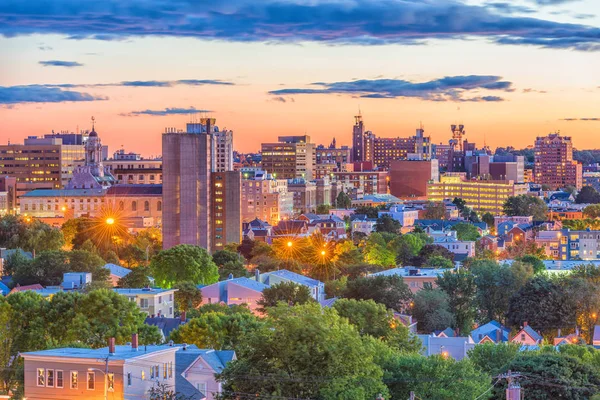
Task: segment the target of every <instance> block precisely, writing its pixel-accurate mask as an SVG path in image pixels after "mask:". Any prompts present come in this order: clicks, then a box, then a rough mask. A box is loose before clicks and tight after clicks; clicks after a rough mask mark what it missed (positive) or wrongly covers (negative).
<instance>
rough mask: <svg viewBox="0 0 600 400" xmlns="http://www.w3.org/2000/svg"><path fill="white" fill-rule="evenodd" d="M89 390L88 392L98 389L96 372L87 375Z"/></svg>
mask: <svg viewBox="0 0 600 400" xmlns="http://www.w3.org/2000/svg"><path fill="white" fill-rule="evenodd" d="M87 388H88V390H94V389H96V374H95V373H94V372H88V373H87Z"/></svg>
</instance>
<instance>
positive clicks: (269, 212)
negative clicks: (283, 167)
mask: <svg viewBox="0 0 600 400" xmlns="http://www.w3.org/2000/svg"><path fill="white" fill-rule="evenodd" d="M287 184H288V183H287V180H285V179H274V178H273V177H272V176H271V175H269V174H266V173H265V172H264V171H261V172H259V173H256V174H255V175H254V176H252V177H249V178H248V179H242V185H241V190H242V222H249V221H252V220H253V219H255V218H258V219H260V220H263V221H266V222H268V223H269V224H271V225H277V223H278V222H279V220H283V219H290V218H292V216H293V214H294V194H293V193H291V192H288V189H287Z"/></svg>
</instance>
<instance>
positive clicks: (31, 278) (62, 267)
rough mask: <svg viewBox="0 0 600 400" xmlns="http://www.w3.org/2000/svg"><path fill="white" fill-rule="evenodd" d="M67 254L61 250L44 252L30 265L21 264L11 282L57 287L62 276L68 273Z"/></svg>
mask: <svg viewBox="0 0 600 400" xmlns="http://www.w3.org/2000/svg"><path fill="white" fill-rule="evenodd" d="M68 257H69V254H68V253H67V252H66V251H62V250H53V251H44V252H42V253H40V254H39V255H38V256H37V257H36V258H34V259H33V261H32V262H31V263H28V264H23V265H22V267H21V268H19V269H17V270H16V271H15V272H14V274H13V282H14V283H15V284H18V285H21V286H23V285H33V284H36V283H39V284H40V285H42V286H58V285H60V283H61V282H62V280H63V274H64V273H65V272H69V264H68Z"/></svg>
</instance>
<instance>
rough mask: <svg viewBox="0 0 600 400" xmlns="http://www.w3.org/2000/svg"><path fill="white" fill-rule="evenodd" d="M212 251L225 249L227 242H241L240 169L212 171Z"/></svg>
mask: <svg viewBox="0 0 600 400" xmlns="http://www.w3.org/2000/svg"><path fill="white" fill-rule="evenodd" d="M210 196H211V199H212V202H211V204H212V218H213V220H212V224H211V231H212V234H211V236H212V249H211V250H212V251H213V252H214V251H217V250H223V247H224V246H225V245H226V244H227V243H240V241H241V237H242V219H241V207H242V204H241V175H240V172H239V171H223V172H213V173H211V194H210Z"/></svg>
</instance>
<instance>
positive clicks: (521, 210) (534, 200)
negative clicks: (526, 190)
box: [504, 194, 548, 221]
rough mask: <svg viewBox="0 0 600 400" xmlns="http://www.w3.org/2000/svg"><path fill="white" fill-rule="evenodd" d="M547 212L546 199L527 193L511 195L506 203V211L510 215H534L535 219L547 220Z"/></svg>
mask: <svg viewBox="0 0 600 400" xmlns="http://www.w3.org/2000/svg"><path fill="white" fill-rule="evenodd" d="M547 212H548V206H546V203H544V200H542V199H540V198H539V197H535V196H530V195H527V194H521V195H518V196H511V197H509V198H508V199H506V202H505V203H504V213H505V214H506V215H508V216H532V217H533V220H534V221H545V220H546V213H547Z"/></svg>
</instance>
